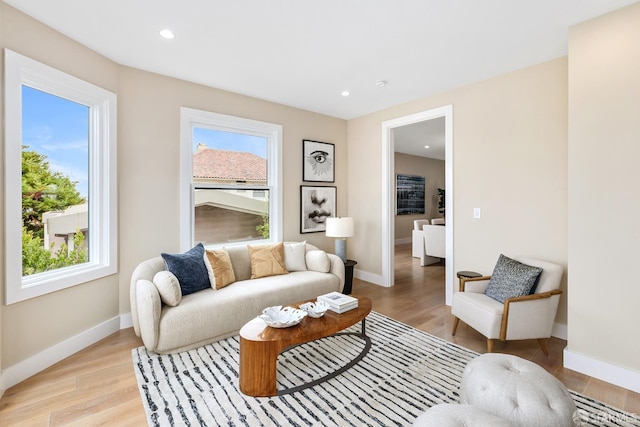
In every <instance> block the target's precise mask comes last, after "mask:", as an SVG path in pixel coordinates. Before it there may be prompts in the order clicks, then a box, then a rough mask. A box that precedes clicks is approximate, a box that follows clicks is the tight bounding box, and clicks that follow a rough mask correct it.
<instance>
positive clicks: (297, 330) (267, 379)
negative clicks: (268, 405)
mask: <svg viewBox="0 0 640 427" xmlns="http://www.w3.org/2000/svg"><path fill="white" fill-rule="evenodd" d="M352 296H353V297H354V298H358V308H354V309H353V310H349V311H347V312H345V313H342V314H338V313H334V312H333V311H331V310H328V311H327V312H326V313H325V315H324V316H322V317H320V318H319V319H314V318H312V317H309V316H307V317H305V318H304V319H302V321H301V322H300V323H299V324H297V325H296V326H292V327H290V328H282V329H278V328H272V327H269V326H267V324H266V323H264V321H263V320H262V319H259V318H257V317H256V318H255V319H253V320H251V321H249V322H248V323H247V324H245V325H244V326H243V327H242V329H240V391H242V393H244V394H246V395H248V396H255V397H259V396H263V397H264V396H280V395H284V394H289V393H292V392H294V391H299V390H303V389H305V388H308V387H311V386H313V385H316V384H319V383H321V382H323V381H326V380H328V379H329V378H332V377H334V376H336V375H338V374H340V373H341V372H344V371H345V370H347V369H349V368H350V367H351V366H353V365H355V364H356V363H358V362H359V361H360V360H361V359H362V358H363V357H364V356H365V354H367V352H368V351H369V348H370V347H371V340H370V339H369V337H367V336H366V334H365V318H366V317H367V315H368V314H369V313H370V312H371V300H370V299H369V298H367V297H357V296H355V295H352ZM311 301H313V300H311ZM304 302H306V301H302V302H300V303H297V304H292V305H291V306H292V307H298V306H299V305H300V304H303V303H304ZM358 322H362V331H361V332H360V333H346V332H345V333H342V334H349V335H357V336H360V337H361V338H363V339H364V340H365V343H366V344H365V348H364V349H363V350H362V352H361V353H360V354H359V355H358V356H357V357H356V358H355V359H354V360H352V361H351V362H349V363H348V364H346V365H345V366H343V367H342V368H340V369H338V370H336V371H334V372H332V373H330V374H328V375H326V376H324V377H322V378H320V379H317V380H315V381H312V382H310V383H306V384H303V385H301V386H298V387H293V388H290V389H286V390H277V389H276V363H277V359H278V355H279V354H280V352H282V351H283V350H285V349H289V348H290V347H293V346H296V345H299V344H304V343H306V342H309V341H314V340H317V339H320V338H325V337H328V336H331V335H341V334H340V333H339V332H340V331H342V330H343V329H346V328H348V327H349V326H352V325H355V324H356V323H358Z"/></svg>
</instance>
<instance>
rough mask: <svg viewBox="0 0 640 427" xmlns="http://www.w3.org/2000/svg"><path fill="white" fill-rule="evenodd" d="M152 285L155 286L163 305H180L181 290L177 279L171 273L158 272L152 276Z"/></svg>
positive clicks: (166, 271)
mask: <svg viewBox="0 0 640 427" xmlns="http://www.w3.org/2000/svg"><path fill="white" fill-rule="evenodd" d="M153 284H154V285H156V288H157V289H158V293H159V294H160V299H161V300H162V302H163V303H165V304H167V305H169V306H171V307H175V306H176V305H178V304H180V300H181V299H182V290H181V289H180V282H179V281H178V278H177V277H176V276H175V275H174V274H173V273H172V272H170V271H169V270H162V271H158V272H157V273H156V274H155V275H154V276H153Z"/></svg>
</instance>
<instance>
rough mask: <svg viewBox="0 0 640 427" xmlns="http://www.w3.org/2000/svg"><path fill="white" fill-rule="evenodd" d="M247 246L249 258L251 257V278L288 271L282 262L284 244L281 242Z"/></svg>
mask: <svg viewBox="0 0 640 427" xmlns="http://www.w3.org/2000/svg"><path fill="white" fill-rule="evenodd" d="M247 246H248V247H249V258H251V278H252V279H258V278H260V277H267V276H277V275H279V274H287V273H289V272H288V271H287V269H286V267H285V263H284V245H283V244H282V243H276V244H274V245H267V246H251V245H247Z"/></svg>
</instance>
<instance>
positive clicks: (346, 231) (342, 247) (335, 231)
mask: <svg viewBox="0 0 640 427" xmlns="http://www.w3.org/2000/svg"><path fill="white" fill-rule="evenodd" d="M325 233H326V236H327V237H337V239H336V249H335V251H336V255H338V256H339V257H340V258H341V259H342V262H347V239H346V238H347V237H351V236H353V218H349V217H344V218H327V228H326V232H325Z"/></svg>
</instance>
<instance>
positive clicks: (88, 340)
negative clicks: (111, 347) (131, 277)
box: [0, 316, 121, 393]
mask: <svg viewBox="0 0 640 427" xmlns="http://www.w3.org/2000/svg"><path fill="white" fill-rule="evenodd" d="M120 324H121V320H120V316H116V317H114V318H112V319H109V320H107V321H105V322H103V323H101V324H99V325H96V326H94V327H92V328H90V329H87V330H86V331H83V332H81V333H79V334H78V335H75V336H73V337H71V338H68V339H66V340H64V341H61V342H59V343H57V344H55V345H53V346H51V347H49V348H47V349H46V350H43V351H41V352H40V353H37V354H34V355H33V356H31V357H29V358H27V359H25V360H23V361H21V362H18V363H16V364H15V365H13V366H9V367H8V368H7V369H5V370H3V371H2V375H1V376H0V381H1V382H0V390H2V392H3V393H4V391H5V390H7V389H8V388H10V387H13V386H14V385H16V384H18V383H19V382H22V381H24V380H26V379H27V378H29V377H31V376H33V375H35V374H37V373H38V372H40V371H43V370H45V369H46V368H48V367H49V366H51V365H53V364H55V363H58V362H59V361H61V360H63V359H65V358H67V357H69V356H71V355H72V354H74V353H77V352H78V351H80V350H82V349H84V348H86V347H88V346H90V345H91V344H95V343H96V342H98V341H100V340H101V339H103V338H105V337H107V336H109V335H111V334H112V333H114V332H116V331H118V330H119V329H120Z"/></svg>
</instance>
